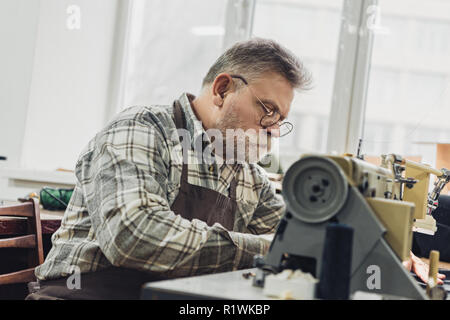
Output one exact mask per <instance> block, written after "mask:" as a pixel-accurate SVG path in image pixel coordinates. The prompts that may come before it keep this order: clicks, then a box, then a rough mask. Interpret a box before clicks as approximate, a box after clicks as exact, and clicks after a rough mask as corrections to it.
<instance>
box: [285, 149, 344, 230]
mask: <svg viewBox="0 0 450 320" xmlns="http://www.w3.org/2000/svg"><path fill="white" fill-rule="evenodd" d="M347 193H348V183H347V180H346V178H345V175H344V173H343V172H342V170H341V169H340V167H339V166H338V165H337V164H336V163H335V162H334V161H332V160H331V159H328V158H325V157H320V156H308V157H305V158H302V159H301V160H299V161H297V162H296V163H294V164H293V165H292V166H291V167H290V168H289V170H288V171H287V172H286V175H285V177H284V179H283V197H284V200H285V202H286V206H287V210H288V211H289V212H290V213H291V214H292V215H293V216H294V217H296V218H297V219H299V220H301V221H303V222H307V223H320V222H324V221H326V220H329V219H330V218H332V217H333V216H334V215H335V214H337V213H338V212H339V210H340V209H341V208H342V207H343V205H344V204H345V201H346V199H347Z"/></svg>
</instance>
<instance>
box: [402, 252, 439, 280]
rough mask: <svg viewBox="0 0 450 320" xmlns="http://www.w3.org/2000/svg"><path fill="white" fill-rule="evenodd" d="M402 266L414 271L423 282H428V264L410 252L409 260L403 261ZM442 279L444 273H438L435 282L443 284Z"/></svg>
mask: <svg viewBox="0 0 450 320" xmlns="http://www.w3.org/2000/svg"><path fill="white" fill-rule="evenodd" d="M403 266H404V267H405V268H406V269H407V270H408V271H412V272H414V273H415V274H416V275H417V276H418V277H419V278H420V280H422V281H423V282H424V283H428V273H429V270H430V268H429V266H428V264H427V263H425V262H423V261H422V260H420V259H419V258H418V257H416V256H415V255H414V254H413V253H412V252H411V257H410V258H409V260H406V261H403ZM442 279H445V274H441V273H438V276H437V284H443V283H444V282H443V281H442Z"/></svg>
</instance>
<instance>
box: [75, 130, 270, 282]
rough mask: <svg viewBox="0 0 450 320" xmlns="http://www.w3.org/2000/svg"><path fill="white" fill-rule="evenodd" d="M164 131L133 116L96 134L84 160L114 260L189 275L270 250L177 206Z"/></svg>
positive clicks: (95, 219) (97, 218)
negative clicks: (171, 198)
mask: <svg viewBox="0 0 450 320" xmlns="http://www.w3.org/2000/svg"><path fill="white" fill-rule="evenodd" d="M165 144H166V142H165V141H164V139H163V137H162V135H161V133H160V132H159V131H158V130H155V129H152V126H151V125H149V124H140V123H137V124H136V123H133V124H132V125H130V122H128V121H127V122H125V123H124V124H122V125H121V124H118V125H115V126H114V127H112V128H111V129H109V130H107V131H105V132H104V133H103V134H101V135H100V136H98V137H97V139H96V146H95V147H96V150H97V151H96V153H95V155H94V156H93V159H90V161H88V162H86V163H87V164H85V165H84V164H83V161H81V162H80V163H79V165H77V177H78V179H80V181H82V185H83V186H84V187H83V194H84V195H85V197H86V203H87V207H88V210H89V213H90V216H91V221H92V225H93V227H94V230H95V235H96V238H97V240H98V242H99V245H100V247H101V250H102V252H103V253H104V255H105V256H106V258H107V259H108V260H109V261H110V262H111V264H113V265H114V266H118V267H119V266H120V267H126V268H134V269H139V270H144V271H154V272H159V273H167V275H173V276H184V275H194V274H202V273H212V272H219V271H229V270H234V269H241V268H246V267H251V266H252V261H253V256H254V255H255V254H261V253H263V252H264V250H265V244H264V242H263V241H261V239H259V238H258V237H257V236H255V235H251V234H242V233H236V232H230V231H227V230H226V229H225V228H223V227H222V226H221V225H219V224H215V225H214V226H212V227H209V226H208V225H207V224H206V223H205V222H203V221H200V220H195V219H194V220H192V221H188V220H186V219H184V218H182V217H181V216H179V215H176V214H175V213H174V212H173V211H171V210H170V207H169V204H168V201H167V198H166V194H167V188H168V185H167V181H168V177H169V172H170V170H173V169H174V168H173V167H170V157H169V154H168V152H169V151H168V149H167V147H165Z"/></svg>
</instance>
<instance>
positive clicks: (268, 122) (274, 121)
mask: <svg viewBox="0 0 450 320" xmlns="http://www.w3.org/2000/svg"><path fill="white" fill-rule="evenodd" d="M230 76H231V78H236V79H240V80H242V82H244V84H245V85H246V86H247V87H248V88H249V89H250V91H251V92H252V94H253V96H254V97H255V98H256V100H258V102H259V106H260V107H261V108H262V109H263V111H264V113H265V114H266V115H265V116H263V117H262V118H261V120H260V121H259V124H260V126H261V127H263V128H264V129H267V128H270V127H272V126H274V125H278V128H279V130H280V135H279V138H281V137H284V136H286V135H288V134H289V133H291V131H292V129H293V128H294V125H293V124H292V123H290V122H288V121H281V114H280V113H279V112H278V110H274V109H273V108H269V107H267V106H266V105H265V104H264V103H263V102H262V101H261V99H259V98H258V96H257V95H256V94H255V93H254V92H253V90H252V88H251V87H250V86H249V84H248V82H247V80H245V79H244V78H243V77H242V76H239V75H230Z"/></svg>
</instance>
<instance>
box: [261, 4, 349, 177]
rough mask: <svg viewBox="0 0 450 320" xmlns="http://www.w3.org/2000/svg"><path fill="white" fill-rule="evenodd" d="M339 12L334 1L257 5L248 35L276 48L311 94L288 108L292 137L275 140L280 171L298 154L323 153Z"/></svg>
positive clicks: (339, 7)
mask: <svg viewBox="0 0 450 320" xmlns="http://www.w3.org/2000/svg"><path fill="white" fill-rule="evenodd" d="M341 11H342V1H336V0H320V1H317V0H314V1H311V0H295V1H294V0H291V1H270V0H257V1H256V8H255V17H254V26H253V35H254V36H256V37H263V38H270V39H273V40H275V41H277V42H279V43H281V44H282V45H284V46H285V47H287V48H288V49H289V50H291V51H292V52H293V53H295V54H296V55H297V56H298V57H299V58H300V59H301V60H302V62H303V63H304V65H305V67H306V68H307V69H308V70H309V71H310V72H311V73H312V75H313V86H312V89H311V90H309V91H306V92H303V93H301V94H296V96H295V98H294V101H293V103H292V107H291V111H290V113H289V118H288V121H290V122H292V124H293V125H294V130H293V132H292V133H290V134H289V135H287V136H285V137H282V138H281V139H280V140H279V148H280V150H283V152H282V154H281V156H280V161H281V164H282V166H283V168H284V169H286V168H287V167H288V166H289V165H290V164H291V163H292V162H294V161H295V160H297V159H298V158H299V156H300V154H301V153H307V152H325V151H326V139H327V133H328V117H329V114H330V108H331V99H332V91H333V82H334V74H335V64H336V57H337V49H338V41H339V31H340V24H341Z"/></svg>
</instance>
